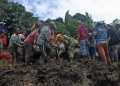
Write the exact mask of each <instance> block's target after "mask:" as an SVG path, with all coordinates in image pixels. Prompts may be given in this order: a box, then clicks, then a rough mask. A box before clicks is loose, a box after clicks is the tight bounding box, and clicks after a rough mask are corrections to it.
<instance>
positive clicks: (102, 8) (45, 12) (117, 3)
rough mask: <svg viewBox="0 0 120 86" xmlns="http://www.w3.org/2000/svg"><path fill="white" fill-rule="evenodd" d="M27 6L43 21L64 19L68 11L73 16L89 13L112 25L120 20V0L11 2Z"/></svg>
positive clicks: (94, 17) (15, 0)
mask: <svg viewBox="0 0 120 86" xmlns="http://www.w3.org/2000/svg"><path fill="white" fill-rule="evenodd" d="M11 1H14V2H18V3H20V4H22V5H23V6H25V8H26V10H27V11H29V12H32V13H33V14H34V16H37V17H39V18H40V19H42V20H46V19H48V18H51V19H55V18H57V17H62V18H64V16H65V13H66V11H67V10H69V11H70V14H71V15H74V14H75V13H82V14H85V12H88V13H89V14H91V15H92V18H93V20H94V21H101V20H105V21H106V22H107V23H111V22H112V21H113V20H114V19H116V18H118V19H120V0H11Z"/></svg>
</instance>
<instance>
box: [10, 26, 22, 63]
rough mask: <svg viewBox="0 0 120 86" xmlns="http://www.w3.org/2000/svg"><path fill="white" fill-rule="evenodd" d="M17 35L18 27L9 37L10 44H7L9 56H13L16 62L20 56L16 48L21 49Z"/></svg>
mask: <svg viewBox="0 0 120 86" xmlns="http://www.w3.org/2000/svg"><path fill="white" fill-rule="evenodd" d="M19 33H20V29H19V28H18V27H16V28H15V33H14V34H13V35H12V36H11V38H10V42H9V48H10V50H11V54H12V55H13V56H15V58H16V62H19V61H20V54H19V51H18V47H21V45H20V39H19V36H18V35H19Z"/></svg>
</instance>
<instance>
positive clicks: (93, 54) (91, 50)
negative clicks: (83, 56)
mask: <svg viewBox="0 0 120 86" xmlns="http://www.w3.org/2000/svg"><path fill="white" fill-rule="evenodd" d="M89 43H90V45H89V53H90V58H91V59H93V60H95V57H96V47H95V45H96V40H95V37H94V36H93V32H91V33H89Z"/></svg>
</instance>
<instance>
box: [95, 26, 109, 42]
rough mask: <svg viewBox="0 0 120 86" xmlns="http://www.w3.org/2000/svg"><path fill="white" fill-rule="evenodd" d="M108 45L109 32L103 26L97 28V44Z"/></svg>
mask: <svg viewBox="0 0 120 86" xmlns="http://www.w3.org/2000/svg"><path fill="white" fill-rule="evenodd" d="M101 43H106V44H107V43H108V40H107V30H106V29H105V27H103V26H99V27H97V28H96V44H101Z"/></svg>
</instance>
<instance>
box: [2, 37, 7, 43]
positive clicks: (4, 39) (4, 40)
mask: <svg viewBox="0 0 120 86" xmlns="http://www.w3.org/2000/svg"><path fill="white" fill-rule="evenodd" d="M2 43H3V44H4V45H6V44H7V37H6V36H3V37H2Z"/></svg>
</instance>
